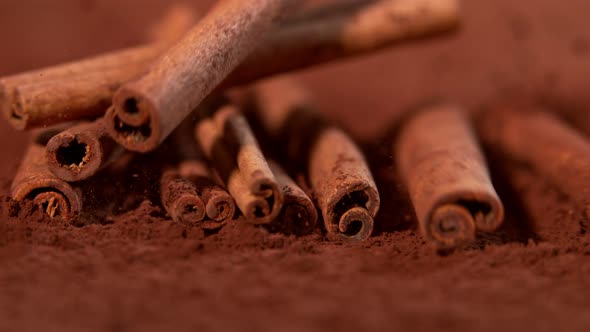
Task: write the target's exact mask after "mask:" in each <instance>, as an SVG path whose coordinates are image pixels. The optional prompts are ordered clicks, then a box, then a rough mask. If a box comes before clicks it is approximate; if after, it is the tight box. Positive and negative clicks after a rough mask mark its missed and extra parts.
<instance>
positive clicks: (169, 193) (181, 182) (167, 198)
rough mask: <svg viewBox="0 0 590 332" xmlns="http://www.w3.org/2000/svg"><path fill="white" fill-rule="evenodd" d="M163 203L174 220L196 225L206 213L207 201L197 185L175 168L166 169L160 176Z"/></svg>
mask: <svg viewBox="0 0 590 332" xmlns="http://www.w3.org/2000/svg"><path fill="white" fill-rule="evenodd" d="M160 195H161V197H162V205H163V206H164V209H166V212H168V214H169V215H170V217H172V220H174V221H176V222H180V223H184V224H189V225H190V224H193V225H196V224H198V223H200V222H201V221H202V220H203V219H204V218H205V215H206V211H205V203H204V202H203V200H202V199H201V198H200V197H199V193H198V191H197V188H196V187H195V185H194V184H193V183H192V182H191V181H189V180H187V179H185V178H184V177H182V176H180V174H179V173H178V171H176V170H174V169H166V170H164V172H163V173H162V177H161V178H160Z"/></svg>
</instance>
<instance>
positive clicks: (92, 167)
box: [45, 119, 123, 182]
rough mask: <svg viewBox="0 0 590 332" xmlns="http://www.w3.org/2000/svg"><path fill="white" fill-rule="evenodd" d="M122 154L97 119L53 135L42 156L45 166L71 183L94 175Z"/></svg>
mask: <svg viewBox="0 0 590 332" xmlns="http://www.w3.org/2000/svg"><path fill="white" fill-rule="evenodd" d="M122 152H123V149H122V148H121V147H120V146H119V145H117V144H116V143H115V141H113V140H112V139H111V138H110V136H108V134H107V132H106V128H105V125H104V121H103V119H98V120H96V121H94V122H87V123H81V124H78V125H76V126H74V127H71V128H69V129H67V130H64V131H62V132H61V133H59V134H57V135H55V136H53V137H52V138H51V139H50V140H49V142H48V143H47V147H46V153H45V155H46V159H47V166H48V168H49V170H50V171H51V172H52V173H53V174H54V175H55V176H57V177H58V178H60V179H62V180H64V181H68V182H74V181H81V180H85V179H87V178H89V177H91V176H93V175H94V174H96V172H98V170H100V169H102V168H103V167H105V166H106V165H108V164H109V163H110V162H111V161H113V160H114V159H115V158H116V157H117V156H119V155H120V154H121V153H122Z"/></svg>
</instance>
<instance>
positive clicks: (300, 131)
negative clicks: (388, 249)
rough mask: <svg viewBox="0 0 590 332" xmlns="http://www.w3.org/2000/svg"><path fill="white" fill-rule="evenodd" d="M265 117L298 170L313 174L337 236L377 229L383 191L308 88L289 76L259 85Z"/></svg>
mask: <svg viewBox="0 0 590 332" xmlns="http://www.w3.org/2000/svg"><path fill="white" fill-rule="evenodd" d="M254 94H255V97H256V102H257V108H256V111H257V115H258V117H259V123H260V125H261V127H262V128H263V130H264V132H265V133H266V134H267V135H268V137H269V138H268V140H269V141H271V142H281V145H282V146H281V150H282V151H283V153H282V154H281V153H280V155H281V156H282V158H283V159H284V160H285V164H290V165H291V167H290V168H291V169H292V171H293V172H297V171H298V172H303V173H304V174H306V175H307V177H308V180H309V183H310V185H311V190H312V192H313V196H314V199H315V201H316V203H317V205H318V207H319V209H320V211H321V213H322V217H323V219H324V225H325V227H326V231H327V235H328V238H329V239H332V240H346V241H362V240H365V239H367V238H368V237H369V236H370V235H371V233H372V231H373V224H374V221H373V218H374V217H375V215H376V214H377V211H378V209H379V192H378V191H377V186H376V185H375V181H374V180H373V176H372V174H371V171H370V169H369V166H368V164H367V162H366V160H365V158H364V156H363V154H362V152H361V151H360V149H359V148H358V147H357V146H356V144H355V143H354V141H353V140H352V139H351V138H350V137H349V136H348V135H347V134H346V133H345V132H344V131H343V130H341V129H339V128H338V127H336V126H334V125H332V124H330V123H328V122H327V121H326V120H325V119H324V118H322V116H321V115H320V114H319V113H318V112H317V111H315V110H314V108H313V105H312V104H313V102H312V101H311V98H310V97H309V94H308V93H307V91H305V90H304V89H303V88H301V87H300V86H298V85H297V84H296V83H295V82H294V81H291V80H290V79H288V78H282V79H274V80H270V81H268V82H262V83H259V84H258V85H256V86H255V88H254Z"/></svg>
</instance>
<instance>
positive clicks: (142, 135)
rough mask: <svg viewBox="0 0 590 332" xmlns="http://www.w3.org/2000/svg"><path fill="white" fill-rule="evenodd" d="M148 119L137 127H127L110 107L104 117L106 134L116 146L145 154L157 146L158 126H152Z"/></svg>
mask: <svg viewBox="0 0 590 332" xmlns="http://www.w3.org/2000/svg"><path fill="white" fill-rule="evenodd" d="M153 120H154V119H152V118H148V119H147V120H146V121H145V122H143V123H141V124H139V125H129V124H127V123H126V122H124V121H123V119H122V118H121V113H120V112H118V111H117V108H115V107H111V108H109V109H108V110H107V112H106V113H105V115H104V123H105V127H106V130H107V133H108V134H109V136H111V138H112V139H113V140H114V141H115V142H117V143H118V144H120V145H122V146H124V147H125V148H126V149H127V150H130V151H135V152H141V153H146V152H150V151H152V150H153V149H155V148H156V147H157V146H158V144H159V137H160V134H159V131H158V130H159V126H154V125H153V123H152V121H153Z"/></svg>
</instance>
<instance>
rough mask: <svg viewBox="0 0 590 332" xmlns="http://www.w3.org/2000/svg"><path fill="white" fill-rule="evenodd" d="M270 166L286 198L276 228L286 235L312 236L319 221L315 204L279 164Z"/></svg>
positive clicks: (272, 163) (270, 164) (274, 163)
mask: <svg viewBox="0 0 590 332" xmlns="http://www.w3.org/2000/svg"><path fill="white" fill-rule="evenodd" d="M269 166H270V169H271V170H272V172H273V174H274V176H275V177H276V179H277V182H278V184H279V187H280V188H281V191H282V192H283V197H284V198H283V200H284V203H283V209H282V211H281V213H280V214H279V216H278V217H277V219H276V221H275V224H276V225H275V226H276V227H277V228H278V229H279V230H280V231H281V232H283V233H285V234H295V235H298V236H301V235H306V234H310V233H311V232H313V230H314V229H315V228H316V226H317V221H318V212H317V210H316V208H315V206H314V205H313V202H312V201H311V199H310V198H309V196H307V194H306V193H305V192H304V191H303V189H301V188H300V187H299V186H298V185H297V184H296V183H295V181H293V179H291V177H289V175H287V173H286V172H285V170H283V168H282V167H281V166H280V165H279V164H278V163H276V162H272V161H271V162H269Z"/></svg>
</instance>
